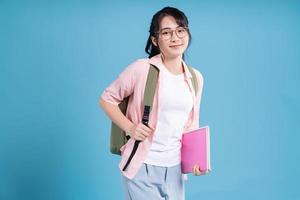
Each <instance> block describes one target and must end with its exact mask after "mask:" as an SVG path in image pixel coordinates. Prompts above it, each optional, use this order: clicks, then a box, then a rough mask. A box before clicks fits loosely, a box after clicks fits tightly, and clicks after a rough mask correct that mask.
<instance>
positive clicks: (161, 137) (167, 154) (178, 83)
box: [144, 69, 193, 167]
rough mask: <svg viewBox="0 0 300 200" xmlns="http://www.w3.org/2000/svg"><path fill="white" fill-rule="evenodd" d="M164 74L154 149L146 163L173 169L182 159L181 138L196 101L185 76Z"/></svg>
mask: <svg viewBox="0 0 300 200" xmlns="http://www.w3.org/2000/svg"><path fill="white" fill-rule="evenodd" d="M160 73H165V76H164V77H165V78H164V79H163V86H162V87H161V92H162V93H161V94H162V95H161V96H162V99H161V100H160V102H161V104H160V114H159V116H158V122H157V126H156V130H155V132H154V136H153V142H152V146H151V148H150V151H149V153H148V155H147V157H146V160H145V161H144V162H145V163H147V164H150V165H156V166H164V167H171V166H175V165H177V164H179V163H180V160H181V159H180V148H181V137H182V132H183V128H184V124H185V122H186V121H187V119H188V116H189V113H190V111H191V109H192V107H193V99H192V94H191V93H190V91H189V87H188V84H187V83H186V82H185V80H184V74H180V75H174V74H172V73H170V72H169V71H168V70H167V69H162V70H161V71H160Z"/></svg>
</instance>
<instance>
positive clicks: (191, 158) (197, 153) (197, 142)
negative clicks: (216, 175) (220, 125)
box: [181, 126, 211, 174]
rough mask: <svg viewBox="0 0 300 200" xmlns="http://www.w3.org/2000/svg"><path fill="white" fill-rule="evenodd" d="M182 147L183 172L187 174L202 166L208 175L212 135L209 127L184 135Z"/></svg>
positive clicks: (202, 169)
mask: <svg viewBox="0 0 300 200" xmlns="http://www.w3.org/2000/svg"><path fill="white" fill-rule="evenodd" d="M181 142H182V146H181V170H182V173H184V174H187V173H191V172H192V171H193V166H194V165H198V166H200V169H201V171H204V173H207V172H209V171H210V170H211V168H210V134H209V126H204V127H201V128H199V129H196V130H193V131H190V132H187V133H184V134H183V136H182V141H181Z"/></svg>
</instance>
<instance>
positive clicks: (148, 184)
mask: <svg viewBox="0 0 300 200" xmlns="http://www.w3.org/2000/svg"><path fill="white" fill-rule="evenodd" d="M123 185H124V189H125V196H126V199H127V200H142V199H151V200H184V180H183V178H182V174H181V167H180V165H176V166H174V167H159V166H154V165H148V164H145V163H144V164H143V165H142V167H141V168H140V170H139V171H138V173H137V174H136V176H135V177H134V178H133V179H131V180H130V179H128V178H126V177H125V176H123Z"/></svg>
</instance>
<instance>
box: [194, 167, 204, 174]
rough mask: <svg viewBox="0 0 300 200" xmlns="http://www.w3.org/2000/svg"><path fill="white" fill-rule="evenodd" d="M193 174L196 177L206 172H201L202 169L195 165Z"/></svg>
mask: <svg viewBox="0 0 300 200" xmlns="http://www.w3.org/2000/svg"><path fill="white" fill-rule="evenodd" d="M193 174H194V175H195V176H200V175H203V174H204V172H202V171H201V169H200V167H199V166H198V165H194V167H193Z"/></svg>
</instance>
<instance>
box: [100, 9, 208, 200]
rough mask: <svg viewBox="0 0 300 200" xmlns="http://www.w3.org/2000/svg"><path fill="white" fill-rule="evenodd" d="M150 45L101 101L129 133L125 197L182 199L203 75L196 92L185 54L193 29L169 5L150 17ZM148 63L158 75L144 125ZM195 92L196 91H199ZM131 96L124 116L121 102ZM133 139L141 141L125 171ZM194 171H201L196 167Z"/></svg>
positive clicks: (124, 152) (123, 162)
mask: <svg viewBox="0 0 300 200" xmlns="http://www.w3.org/2000/svg"><path fill="white" fill-rule="evenodd" d="M149 32H150V35H149V38H148V41H147V44H146V49H145V50H146V52H147V53H148V54H149V57H148V58H144V59H139V60H136V61H135V62H133V63H132V64H130V65H129V66H128V67H127V68H126V69H125V70H124V71H123V72H122V73H121V74H120V75H119V77H118V78H117V79H116V80H115V81H114V82H113V83H112V84H111V85H110V86H109V87H107V88H106V89H105V91H104V92H103V93H102V95H101V98H100V105H101V107H102V108H103V109H104V111H105V112H106V114H107V115H108V116H109V117H110V118H111V120H112V121H113V122H115V123H116V124H117V125H118V126H119V127H120V128H122V129H123V130H124V131H125V132H126V133H127V134H128V135H129V136H130V139H129V141H128V142H127V143H126V144H125V145H124V146H123V147H122V148H121V152H122V159H121V162H120V165H119V167H120V169H121V171H122V177H123V185H124V188H125V193H126V198H127V199H136V200H141V199H151V200H152V199H153V200H156V199H171V200H177V199H178V200H179V199H180V200H182V199H184V196H185V194H184V180H183V176H182V173H181V167H180V162H181V160H180V148H181V138H182V134H184V133H185V132H187V131H190V130H193V129H197V128H198V127H199V109H200V99H201V94H202V87H203V78H202V75H201V74H200V72H199V71H197V70H196V69H193V70H194V71H195V73H196V77H197V83H198V91H197V92H196V93H195V91H194V87H193V85H192V81H191V78H192V75H191V73H190V71H189V69H188V68H187V65H186V64H185V62H184V60H183V58H184V52H185V50H186V49H187V47H188V46H189V44H190V41H191V33H190V31H189V28H188V19H187V17H186V16H185V14H184V13H183V12H182V11H180V10H178V9H176V8H172V7H165V8H163V9H162V10H160V11H158V12H157V13H156V14H155V15H154V16H153V18H152V22H151V26H150V31H149ZM150 64H152V65H154V66H156V67H157V68H158V69H159V76H158V81H157V86H156V91H155V95H154V100H153V106H152V110H151V112H150V116H149V124H148V126H146V125H144V124H143V123H142V114H143V98H144V91H145V85H146V80H147V75H148V70H149V67H150ZM195 94H197V95H195ZM128 96H130V99H129V102H128V107H127V113H126V116H125V115H123V114H122V112H121V111H120V109H119V107H118V104H119V103H120V102H121V101H122V100H123V99H124V98H125V97H128ZM135 141H141V142H140V144H139V146H138V148H137V151H136V153H135V155H134V157H133V158H132V160H131V161H130V164H129V165H128V166H127V167H126V169H125V170H124V166H125V165H126V163H127V161H128V158H129V156H130V153H131V152H132V149H133V146H134V143H135ZM193 174H194V175H201V174H202V172H201V170H200V169H199V167H198V166H194V168H193Z"/></svg>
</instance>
